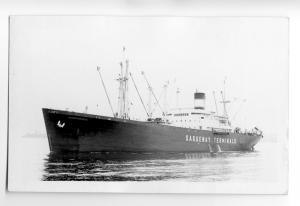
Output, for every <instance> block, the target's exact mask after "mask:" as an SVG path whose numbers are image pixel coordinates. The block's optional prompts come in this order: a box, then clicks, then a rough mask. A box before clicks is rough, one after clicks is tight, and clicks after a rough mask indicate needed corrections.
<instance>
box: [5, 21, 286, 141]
mask: <svg viewBox="0 0 300 206" xmlns="http://www.w3.org/2000/svg"><path fill="white" fill-rule="evenodd" d="M123 46H126V48H127V56H128V58H129V61H130V71H131V72H132V73H133V75H134V77H135V81H136V83H137V85H138V87H139V90H140V92H141V93H142V96H143V99H144V101H145V102H147V98H148V94H147V89H146V88H147V85H146V83H145V81H144V80H143V78H142V76H141V74H140V73H141V71H145V73H146V76H147V78H148V79H149V81H150V83H151V85H152V86H153V88H154V91H155V92H156V94H157V96H160V94H161V93H162V88H163V84H164V83H165V82H166V81H170V85H169V89H168V100H169V101H168V105H169V107H170V108H171V107H174V106H176V96H175V91H176V88H179V89H180V91H181V93H180V106H182V107H192V106H193V92H194V91H195V90H196V89H197V90H198V91H203V92H205V93H206V94H207V95H206V96H207V108H208V110H210V111H214V110H215V106H214V101H213V96H212V92H213V91H216V97H217V99H218V101H220V100H221V96H220V90H221V89H223V80H224V78H225V77H226V79H227V84H226V96H227V99H229V100H231V101H232V104H231V105H229V106H228V108H229V115H230V117H231V119H232V121H233V124H234V125H237V126H241V127H253V126H257V127H259V128H261V129H262V130H264V132H265V133H269V134H276V135H284V134H285V133H286V132H287V130H286V129H287V117H288V19H287V18H228V17H227V18H221V17H218V18H217V17H211V18H207V17H193V18H191V17H108V16H107V17H101V16H81V17H74V16H73V17H71V16H44V17H41V16H27V17H22V16H18V17H12V18H11V20H10V126H11V127H12V128H13V130H14V131H15V132H18V134H20V135H21V134H24V133H27V132H35V131H37V132H45V126H44V121H43V116H42V111H41V109H42V108H43V107H47V108H55V109H66V108H69V110H73V111H78V112H82V111H83V110H84V108H85V106H88V108H89V109H88V112H89V113H96V114H101V115H110V116H111V115H112V113H111V110H110V108H109V105H108V102H107V99H106V96H105V93H104V90H103V87H102V85H101V82H100V79H99V76H98V73H97V70H96V67H97V66H101V69H102V76H103V78H104V81H105V84H106V87H107V88H108V93H109V96H110V98H111V100H112V103H113V107H114V110H115V111H116V110H117V97H118V83H117V81H116V80H115V79H116V78H117V76H118V73H119V71H120V67H119V62H120V60H122V47H123ZM129 90H130V97H131V102H132V104H133V105H132V107H131V116H132V117H138V118H145V112H144V111H143V108H142V105H141V104H140V102H139V99H138V96H137V94H136V91H135V90H134V87H133V85H132V83H131V82H130V88H129ZM244 99H246V101H245V102H244V103H243V104H242V103H241V102H242V101H243V100H244ZM97 104H98V108H97V107H96V105H97ZM219 111H221V105H219ZM233 117H235V118H234V119H233Z"/></svg>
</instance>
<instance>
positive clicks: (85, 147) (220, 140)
mask: <svg viewBox="0 0 300 206" xmlns="http://www.w3.org/2000/svg"><path fill="white" fill-rule="evenodd" d="M43 115H44V120H45V125H46V130H47V136H48V141H49V147H50V151H52V152H64V151H69V152H112V151H113V152H221V151H242V150H251V149H253V147H254V146H255V145H256V144H257V143H258V141H259V140H260V139H261V136H257V135H246V134H239V133H228V134H216V133H213V132H212V131H207V130H198V129H188V128H181V127H174V126H168V125H162V124H158V123H149V122H141V121H133V120H124V119H118V118H113V117H105V116H99V115H91V114H83V113H75V112H68V111H60V110H52V109H43Z"/></svg>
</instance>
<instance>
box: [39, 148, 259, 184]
mask: <svg viewBox="0 0 300 206" xmlns="http://www.w3.org/2000/svg"><path fill="white" fill-rule="evenodd" d="M256 155H257V152H237V153H217V154H211V153H128V152H123V153H122V152H110V153H68V154H65V153H64V154H60V153H50V154H49V155H48V157H47V158H46V159H45V167H44V175H43V180H44V181H159V180H164V181H168V180H185V181H186V180H187V181H226V180H230V179H231V177H232V176H234V175H236V173H237V172H239V170H236V166H237V165H236V163H235V160H238V159H240V158H241V157H242V156H245V157H247V158H249V157H250V158H251V157H255V156H256ZM243 166H245V165H243ZM240 172H241V171H240Z"/></svg>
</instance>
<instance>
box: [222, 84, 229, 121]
mask: <svg viewBox="0 0 300 206" xmlns="http://www.w3.org/2000/svg"><path fill="white" fill-rule="evenodd" d="M225 85H226V78H225V79H224V89H223V91H221V97H222V101H221V103H222V104H223V112H224V114H223V115H224V117H225V118H226V119H227V120H228V124H229V125H230V123H229V118H228V113H227V107H226V104H229V103H230V101H229V100H226V97H225Z"/></svg>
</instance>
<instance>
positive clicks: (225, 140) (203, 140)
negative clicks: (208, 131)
mask: <svg viewBox="0 0 300 206" xmlns="http://www.w3.org/2000/svg"><path fill="white" fill-rule="evenodd" d="M185 141H186V142H201V143H211V142H214V143H225V144H236V138H223V137H213V138H211V137H201V136H195V135H186V136H185Z"/></svg>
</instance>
